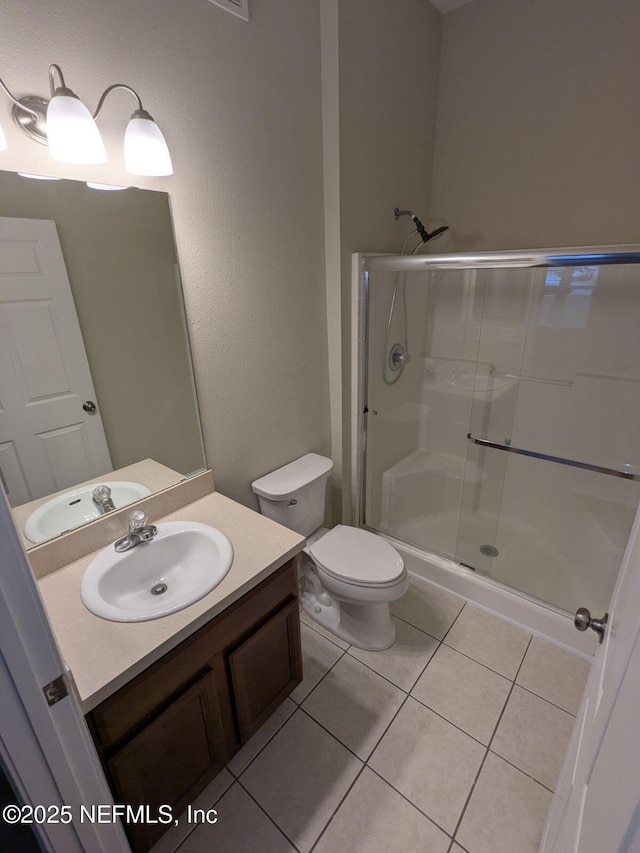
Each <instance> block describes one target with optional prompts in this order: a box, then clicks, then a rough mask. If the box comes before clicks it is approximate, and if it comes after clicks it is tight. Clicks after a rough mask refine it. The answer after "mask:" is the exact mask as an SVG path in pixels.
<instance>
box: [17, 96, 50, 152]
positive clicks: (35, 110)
mask: <svg viewBox="0 0 640 853" xmlns="http://www.w3.org/2000/svg"><path fill="white" fill-rule="evenodd" d="M19 104H20V105H21V106H19V105H18V104H14V105H13V108H12V109H11V115H12V116H13V120H14V121H15V123H16V124H17V125H18V127H19V128H20V130H22V131H24V133H26V134H27V136H29V137H31V139H35V141H36V142H39V143H40V144H41V145H48V140H47V107H48V106H49V101H47V100H45V99H44V98H39V97H38V96H37V95H26V96H25V97H24V98H20V99H19ZM23 107H24V109H23Z"/></svg>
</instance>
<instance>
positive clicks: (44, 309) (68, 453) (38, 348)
mask: <svg viewBox="0 0 640 853" xmlns="http://www.w3.org/2000/svg"><path fill="white" fill-rule="evenodd" d="M88 401H91V402H93V403H96V395H95V390H94V387H93V381H92V379H91V373H90V371H89V363H88V361H87V356H86V352H85V349H84V343H83V341H82V334H81V332H80V325H79V323H78V316H77V314H76V309H75V305H74V302H73V296H72V294H71V288H70V286H69V279H68V277H67V270H66V267H65V263H64V258H63V256H62V250H61V248H60V241H59V240H58V233H57V231H56V225H55V222H51V221H48V220H40V219H11V218H7V217H0V466H1V467H2V473H3V478H4V481H5V483H6V488H7V490H8V493H9V495H8V496H9V501H10V503H11V505H12V506H17V505H18V504H21V503H25V502H26V501H29V500H35V499H36V498H39V497H42V496H44V495H48V494H51V493H52V492H57V491H59V490H61V489H66V488H68V487H70V486H74V485H76V484H77V483H80V482H83V481H84V480H89V479H91V478H92V477H100V476H101V475H102V474H106V473H107V472H109V471H111V470H113V469H112V465H111V458H110V456H109V450H108V448H107V442H106V438H105V434H104V429H103V426H102V418H101V417H100V414H99V411H98V410H97V407H96V411H95V412H94V413H89V412H86V411H84V410H83V404H84V403H85V402H88Z"/></svg>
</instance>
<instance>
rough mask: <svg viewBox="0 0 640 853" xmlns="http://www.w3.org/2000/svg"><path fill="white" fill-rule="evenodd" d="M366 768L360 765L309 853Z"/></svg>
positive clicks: (318, 841)
mask: <svg viewBox="0 0 640 853" xmlns="http://www.w3.org/2000/svg"><path fill="white" fill-rule="evenodd" d="M366 766H367V765H366V764H363V765H362V767H361V768H360V770H358V774H357V776H356V778H355V779H354V780H353V782H352V783H351V784H350V785H349V787H348V789H347V790H346V791H345V794H344V796H343V797H342V798H341V800H340V802H339V803H338V805H337V806H336V807H335V809H334V810H333V811H332V812H331V816H330V817H329V820H328V821H327V822H326V823H325V825H324V826H323V827H322V831H321V832H320V835H319V836H318V837H317V838H316V840H315V841H314V842H313V844H312V846H311V850H310V851H309V853H313V850H315V848H316V847H317V845H318V844H319V843H320V839H321V838H322V836H323V835H324V834H325V832H326V831H327V829H329V825H330V824H331V823H332V822H333V819H334V817H335V816H336V815H337V813H338V811H339V810H340V808H341V806H342V804H343V803H344V801H345V800H346V799H347V797H348V796H349V794H350V793H351V791H352V790H353V787H354V785H355V784H356V782H357V781H358V779H359V778H360V777H361V776H362V774H363V773H364V771H365V768H366Z"/></svg>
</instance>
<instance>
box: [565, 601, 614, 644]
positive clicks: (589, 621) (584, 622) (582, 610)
mask: <svg viewBox="0 0 640 853" xmlns="http://www.w3.org/2000/svg"><path fill="white" fill-rule="evenodd" d="M608 621H609V614H608V613H605V614H604V616H603V617H602V619H593V618H592V617H591V613H590V612H589V610H588V609H587V608H586V607H578V609H577V610H576V615H575V618H574V620H573V624H574V625H575V626H576V628H577V629H578V631H586V630H587V628H591V630H592V631H595V632H596V634H598V637H599V640H598V642H600V643H601V642H602V640H603V638H604V632H605V630H606V626H607V622H608Z"/></svg>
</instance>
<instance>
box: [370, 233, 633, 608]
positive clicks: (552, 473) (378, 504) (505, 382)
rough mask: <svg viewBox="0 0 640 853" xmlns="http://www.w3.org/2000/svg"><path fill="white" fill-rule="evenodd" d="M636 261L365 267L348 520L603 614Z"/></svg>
mask: <svg viewBox="0 0 640 853" xmlns="http://www.w3.org/2000/svg"><path fill="white" fill-rule="evenodd" d="M639 264H640V246H625V247H597V248H593V249H573V250H571V249H567V250H558V249H554V250H550V251H535V252H534V251H531V252H501V253H479V254H476V255H432V256H417V257H416V256H414V257H410V258H409V257H401V256H363V257H362V259H361V271H360V292H359V300H358V302H359V306H360V314H361V325H360V337H361V361H360V364H361V370H360V380H359V386H360V387H359V398H358V406H359V412H360V423H361V432H360V435H359V437H358V446H359V459H358V469H359V472H360V481H359V486H360V488H359V507H358V509H359V513H360V519H359V521H360V523H361V524H362V525H363V526H365V527H367V528H369V529H371V530H374V531H378V532H381V533H383V534H386V535H388V536H390V537H392V538H394V539H397V540H399V541H400V542H403V543H407V544H409V545H412V546H415V547H417V548H418V549H421V550H423V551H426V552H432V553H435V554H438V555H441V556H444V557H448V558H450V559H452V560H454V561H455V562H456V563H458V564H459V565H461V566H463V567H466V569H467V570H468V571H472V572H475V573H477V574H481V575H484V576H486V577H487V578H490V579H492V580H493V581H495V582H498V583H500V584H503V585H505V586H506V587H508V588H511V589H513V590H517V591H518V592H520V593H521V594H524V595H526V596H529V597H531V598H532V599H534V600H536V601H538V602H540V603H544V604H546V605H550V606H551V607H553V608H556V609H558V610H561V611H566V612H573V611H575V609H576V607H577V606H587V607H589V608H591V609H592V610H593V612H604V611H605V610H606V608H607V605H608V603H609V600H610V596H611V592H612V590H613V585H614V583H615V579H616V575H617V572H618V569H619V566H620V562H621V559H622V555H623V552H624V548H625V545H626V541H627V538H628V535H629V532H630V530H631V525H632V522H633V518H634V514H635V510H636V507H637V505H638V501H639V500H640V265H639Z"/></svg>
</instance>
